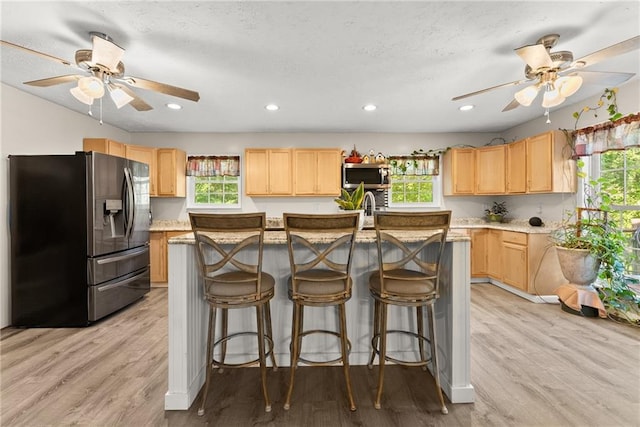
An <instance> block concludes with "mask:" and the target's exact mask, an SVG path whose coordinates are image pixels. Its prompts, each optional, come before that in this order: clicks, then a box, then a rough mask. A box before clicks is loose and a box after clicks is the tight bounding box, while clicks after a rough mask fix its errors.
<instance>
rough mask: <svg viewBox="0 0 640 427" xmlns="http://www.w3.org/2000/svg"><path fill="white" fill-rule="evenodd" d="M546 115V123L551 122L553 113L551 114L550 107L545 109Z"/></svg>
mask: <svg viewBox="0 0 640 427" xmlns="http://www.w3.org/2000/svg"><path fill="white" fill-rule="evenodd" d="M544 115H545V116H547V122H546V123H547V124H550V123H551V114H549V109H548V108H547V109H546V110H545V111H544Z"/></svg>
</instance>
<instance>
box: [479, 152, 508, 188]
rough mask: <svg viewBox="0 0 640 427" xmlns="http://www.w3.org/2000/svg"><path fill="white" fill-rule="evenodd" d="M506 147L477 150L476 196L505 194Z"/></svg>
mask: <svg viewBox="0 0 640 427" xmlns="http://www.w3.org/2000/svg"><path fill="white" fill-rule="evenodd" d="M505 151H506V150H505V146H504V145H497V146H495V147H482V148H478V149H477V150H476V194H502V193H504V192H505V163H506V158H505Z"/></svg>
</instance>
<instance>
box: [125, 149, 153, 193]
mask: <svg viewBox="0 0 640 427" xmlns="http://www.w3.org/2000/svg"><path fill="white" fill-rule="evenodd" d="M157 156H158V153H157V149H156V148H153V147H144V146H142V145H129V144H127V145H126V146H125V157H126V158H127V159H131V160H136V161H138V162H142V163H146V164H148V165H149V195H150V196H156V195H157V194H158V193H157V188H156V187H157V181H158V167H157Z"/></svg>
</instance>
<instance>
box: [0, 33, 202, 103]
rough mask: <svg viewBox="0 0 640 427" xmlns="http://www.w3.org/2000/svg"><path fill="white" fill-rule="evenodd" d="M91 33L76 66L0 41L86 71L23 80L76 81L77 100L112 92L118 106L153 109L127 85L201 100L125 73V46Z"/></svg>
mask: <svg viewBox="0 0 640 427" xmlns="http://www.w3.org/2000/svg"><path fill="white" fill-rule="evenodd" d="M89 34H90V35H91V43H92V45H93V46H92V49H90V50H89V49H80V50H77V51H76V53H75V62H76V63H75V65H74V64H72V63H71V62H69V61H66V60H64V59H60V58H57V57H55V56H52V55H49V54H46V53H42V52H38V51H35V50H33V49H29V48H27V47H23V46H20V45H17V44H14V43H10V42H7V41H4V40H0V42H1V43H2V44H3V45H6V46H10V47H13V48H16V49H20V50H22V51H25V52H27V53H30V54H35V55H38V56H40V57H42V58H45V59H50V60H53V61H55V62H58V63H60V64H63V65H66V66H70V67H73V68H76V69H80V70H81V71H82V72H83V74H73V75H65V76H57V77H50V78H46V79H40V80H34V81H29V82H24V84H27V85H30V86H39V87H48V86H53V85H57V84H63V83H69V82H76V81H77V86H76V87H73V88H71V89H70V90H69V92H70V93H71V95H73V97H74V98H76V99H77V100H78V101H80V102H82V103H83V104H86V105H89V106H91V105H92V104H93V101H94V100H95V99H99V100H100V101H102V97H103V96H104V94H105V92H109V96H110V98H111V100H112V101H113V103H114V104H115V106H116V107H117V108H118V109H120V108H122V107H124V106H125V105H131V106H132V107H133V108H135V109H136V110H138V111H149V110H152V109H153V107H151V106H150V105H149V104H147V103H146V102H145V101H143V100H142V98H140V97H138V95H137V94H136V93H135V92H134V91H132V90H131V89H129V87H128V86H133V87H135V88H140V89H146V90H151V91H154V92H159V93H164V94H166V95H171V96H175V97H179V98H184V99H188V100H190V101H194V102H198V100H199V99H200V94H199V93H198V92H195V91H192V90H189V89H184V88H181V87H177V86H171V85H168V84H165V83H159V82H154V81H152V80H146V79H141V78H139V77H132V76H125V75H124V64H123V63H122V61H121V59H122V57H123V55H124V49H123V48H121V47H120V46H118V45H116V44H115V43H114V42H113V40H112V39H111V37H109V36H108V35H106V34H102V33H97V32H90V33H89ZM87 74H88V75H87ZM100 109H101V111H102V102H101V103H100ZM89 114H90V115H91V109H89ZM101 115H102V113H101Z"/></svg>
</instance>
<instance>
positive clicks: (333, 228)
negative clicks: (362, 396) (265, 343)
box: [284, 212, 359, 411]
mask: <svg viewBox="0 0 640 427" xmlns="http://www.w3.org/2000/svg"><path fill="white" fill-rule="evenodd" d="M358 217H359V214H358V213H357V212H354V213H345V214H335V215H305V214H289V213H285V214H284V229H285V231H286V235H287V247H288V250H289V262H290V264H291V276H290V277H289V280H288V286H289V298H290V299H291V300H292V301H293V304H294V306H293V323H292V332H291V368H290V369H291V374H290V379H289V389H288V391H287V397H286V400H285V403H284V409H285V410H288V409H289V407H290V404H291V396H292V394H293V383H294V377H295V372H296V368H297V366H298V363H299V362H301V363H305V364H308V365H316V366H328V365H333V364H336V363H339V362H342V366H343V371H344V379H345V383H346V389H347V399H348V402H349V409H350V410H352V411H355V410H356V405H355V402H354V400H353V394H352V392H351V379H350V376H349V349H350V343H349V339H348V337H347V321H346V313H345V303H346V302H347V301H348V300H349V298H351V286H352V280H351V275H350V271H351V259H352V254H353V248H354V246H355V238H356V232H357V230H358ZM317 242H319V243H317ZM305 306H315V307H324V306H336V307H338V315H339V322H338V323H339V331H338V332H336V331H330V330H319V329H315V330H307V331H305V330H304V327H303V318H304V316H303V313H304V307H305ZM316 333H324V334H330V335H335V336H337V337H338V338H339V340H340V352H341V357H339V358H337V359H334V360H330V361H312V360H308V359H305V358H302V357H301V356H300V354H301V347H302V338H303V337H305V336H308V335H310V334H316Z"/></svg>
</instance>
